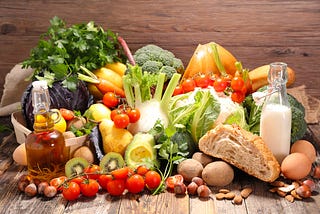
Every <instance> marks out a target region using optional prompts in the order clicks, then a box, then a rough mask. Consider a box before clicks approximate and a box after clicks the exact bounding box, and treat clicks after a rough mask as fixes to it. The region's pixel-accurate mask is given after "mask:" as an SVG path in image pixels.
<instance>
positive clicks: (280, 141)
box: [260, 62, 292, 164]
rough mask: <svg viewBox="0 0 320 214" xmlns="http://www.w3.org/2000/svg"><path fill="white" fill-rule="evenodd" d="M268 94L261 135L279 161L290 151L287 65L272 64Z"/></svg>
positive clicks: (262, 116)
mask: <svg viewBox="0 0 320 214" xmlns="http://www.w3.org/2000/svg"><path fill="white" fill-rule="evenodd" d="M268 81H269V86H268V92H269V93H268V94H269V95H268V96H267V97H266V100H265V103H264V106H263V108H262V112H261V118H260V136H261V137H262V139H263V140H264V142H265V143H266V144H267V146H268V147H269V148H270V150H271V151H272V153H273V155H274V156H275V157H276V159H277V160H278V162H279V163H280V164H281V162H282V160H283V159H284V158H285V157H286V156H287V155H288V154H289V152H290V136H291V117H292V116H291V108H290V104H289V102H288V98H287V91H286V82H287V65H286V64H285V63H281V62H277V63H271V64H270V70H269V75H268Z"/></svg>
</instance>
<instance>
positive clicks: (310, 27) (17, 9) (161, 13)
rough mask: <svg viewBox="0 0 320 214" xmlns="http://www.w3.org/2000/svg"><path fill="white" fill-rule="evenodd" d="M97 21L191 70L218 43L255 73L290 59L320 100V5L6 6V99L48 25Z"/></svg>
mask: <svg viewBox="0 0 320 214" xmlns="http://www.w3.org/2000/svg"><path fill="white" fill-rule="evenodd" d="M55 15H56V16H59V17H60V18H62V19H64V20H65V21H66V22H67V23H68V24H75V23H82V22H88V21H90V20H93V21H95V23H96V24H98V25H101V26H102V27H103V28H104V29H107V28H109V29H111V30H113V31H114V32H118V33H119V34H120V35H121V36H122V37H124V38H125V39H126V41H127V43H128V44H129V47H130V48H131V49H132V51H134V50H136V49H137V48H139V47H141V46H142V45H145V44H148V43H153V44H157V45H159V46H161V47H163V48H166V49H168V50H171V51H173V52H174V53H175V55H176V56H177V57H179V58H181V59H182V60H183V62H184V64H185V66H186V65H187V63H188V61H189V59H190V57H191V56H192V54H193V52H194V50H195V48H196V46H197V44H199V43H202V44H203V43H207V42H210V41H215V42H217V43H219V44H221V45H222V46H224V47H225V48H227V49H228V50H229V51H230V52H232V53H233V54H234V55H235V56H236V57H237V59H238V60H240V61H241V62H242V63H243V65H244V66H245V67H247V68H249V69H253V68H255V67H257V66H260V65H263V64H268V63H270V62H273V61H284V62H286V63H288V65H289V66H290V67H292V68H294V69H295V70H296V72H297V81H296V83H295V85H296V86H298V85H301V84H305V85H306V86H307V92H308V93H309V94H311V95H313V96H316V97H317V98H319V97H320V90H319V85H320V71H319V67H320V58H319V55H320V31H319V29H320V1H319V0H304V1H302V0H287V1H278V0H250V1H237V0H225V1H219V0H200V1H194V0H175V1H172V0H162V1H148V0H135V1H129V0H114V1H112V0H91V1H88V0H78V1H71V0H54V1H53V0H41V1H40V0H37V1H31V0H0V75H1V78H0V95H2V91H3V84H4V77H5V75H6V73H8V72H9V71H10V69H11V68H12V67H13V66H14V65H15V64H17V63H19V62H21V61H22V60H24V59H25V58H26V57H28V55H29V51H30V49H31V48H32V47H34V46H35V45H36V44H37V41H38V39H39V35H40V34H42V33H44V32H45V31H46V30H47V28H48V26H49V20H50V19H51V18H52V17H53V16H55Z"/></svg>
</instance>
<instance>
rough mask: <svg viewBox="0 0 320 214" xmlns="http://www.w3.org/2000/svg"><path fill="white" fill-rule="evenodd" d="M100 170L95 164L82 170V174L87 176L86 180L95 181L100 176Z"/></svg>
mask: <svg viewBox="0 0 320 214" xmlns="http://www.w3.org/2000/svg"><path fill="white" fill-rule="evenodd" d="M100 171H101V168H100V166H98V165H96V164H91V165H89V166H87V167H86V168H85V169H84V173H86V174H87V176H88V178H90V179H95V180H97V179H98V178H99V176H100Z"/></svg>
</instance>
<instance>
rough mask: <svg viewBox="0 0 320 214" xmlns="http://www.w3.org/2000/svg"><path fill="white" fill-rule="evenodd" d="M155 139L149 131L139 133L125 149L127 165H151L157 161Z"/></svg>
mask: <svg viewBox="0 0 320 214" xmlns="http://www.w3.org/2000/svg"><path fill="white" fill-rule="evenodd" d="M154 146H155V140H154V137H153V135H151V134H149V133H137V134H135V135H134V137H133V140H132V141H131V142H130V143H129V145H128V147H127V149H126V151H125V162H126V164H127V166H129V167H132V168H137V167H138V166H140V165H146V166H147V167H151V166H150V163H152V164H156V163H157V151H156V149H155V148H154Z"/></svg>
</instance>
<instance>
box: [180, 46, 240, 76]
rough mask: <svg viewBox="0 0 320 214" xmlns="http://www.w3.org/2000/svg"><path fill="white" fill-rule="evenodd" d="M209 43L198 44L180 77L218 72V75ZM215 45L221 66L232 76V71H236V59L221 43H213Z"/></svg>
mask: <svg viewBox="0 0 320 214" xmlns="http://www.w3.org/2000/svg"><path fill="white" fill-rule="evenodd" d="M212 43H213V42H211V43H207V44H204V45H201V44H199V45H198V46H197V48H196V50H195V52H194V54H193V55H192V57H191V59H190V61H189V63H188V66H187V68H186V69H185V71H184V74H183V77H182V79H186V78H189V77H194V76H195V75H199V74H201V73H202V74H210V75H212V74H218V75H220V71H219V69H218V68H217V65H216V63H215V61H214V57H213V51H212V48H211V44H212ZM215 44H216V45H217V50H218V54H219V58H220V60H221V63H222V65H223V67H224V68H225V70H226V73H227V74H230V75H232V76H234V73H235V72H236V71H237V68H236V66H235V62H236V61H237V59H236V58H235V57H234V56H233V55H232V54H231V53H230V52H229V51H227V50H226V49H225V48H223V47H222V46H221V45H219V44H217V43H215Z"/></svg>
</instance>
